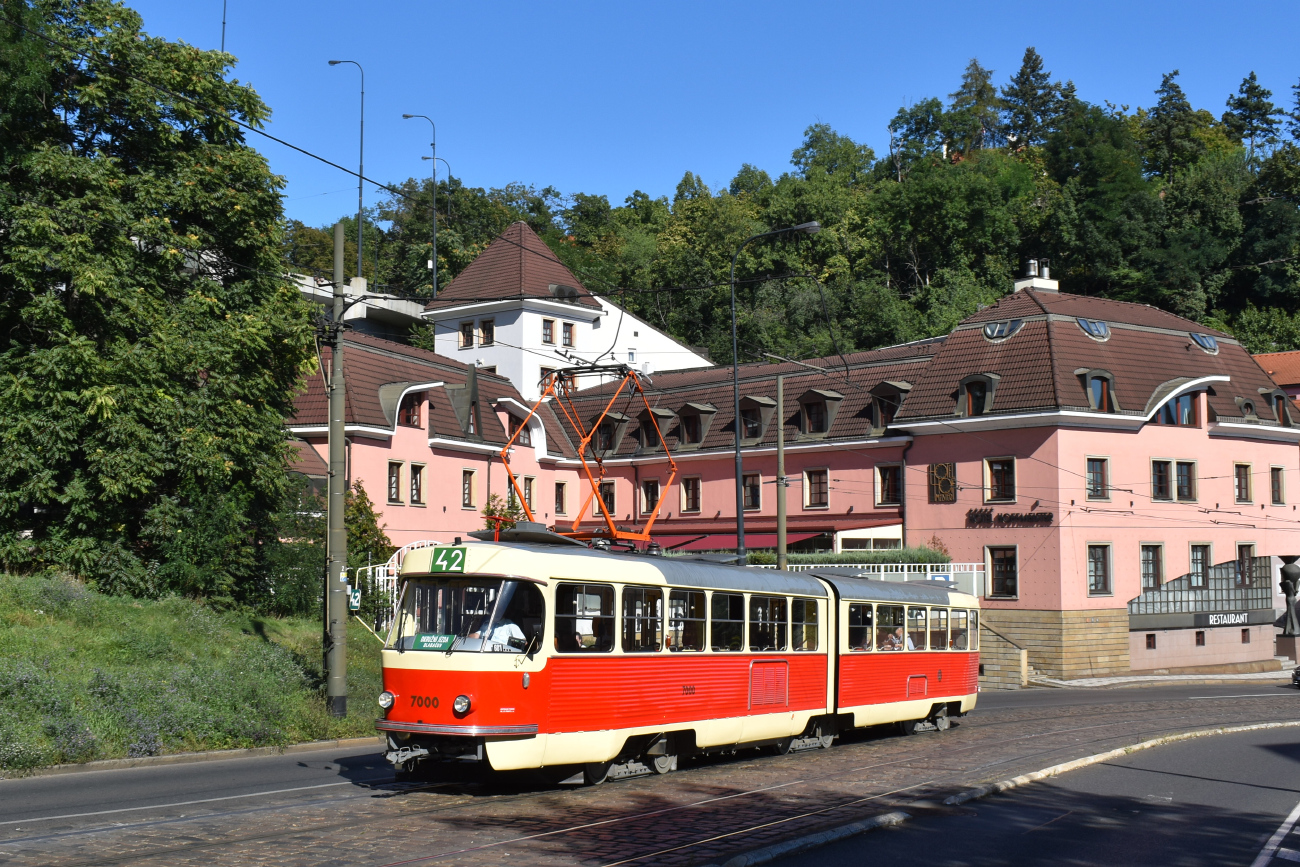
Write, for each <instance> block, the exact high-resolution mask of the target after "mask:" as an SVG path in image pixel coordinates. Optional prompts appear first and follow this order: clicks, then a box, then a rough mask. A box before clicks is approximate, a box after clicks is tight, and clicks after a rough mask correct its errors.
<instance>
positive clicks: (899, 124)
mask: <svg viewBox="0 0 1300 867" xmlns="http://www.w3.org/2000/svg"><path fill="white" fill-rule="evenodd" d="M947 128H948V124H947V120H946V118H945V117H944V111H943V103H942V102H940V101H939V100H938V99H935V98H933V97H931V98H930V99H925V100H922V101H920V102H918V103H915V104H914V105H912V106H910V107H908V108H900V109H899V110H898V114H896V115H894V119H893V120H891V121H890V122H889V158H890V162H891V163H892V168H893V170H894V174H895V177H896V180H898V181H899V182H900V183H902V181H903V180H904V179H905V178H906V176H907V173H908V171H909V170H910V169H911V166H912V165H913V164H914V163H916V162H917V161H918V160H920V159H923V158H925V157H927V156H928V157H933V156H935V155H939V154H942V153H943V151H944V150H945V148H946V147H947V145H948V140H947V136H946V133H947Z"/></svg>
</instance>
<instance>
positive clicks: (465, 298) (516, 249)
mask: <svg viewBox="0 0 1300 867" xmlns="http://www.w3.org/2000/svg"><path fill="white" fill-rule="evenodd" d="M552 285H557V286H571V287H573V288H574V289H576V290H577V297H576V298H574V299H573V303H576V304H579V305H581V306H583V307H591V308H596V309H599V308H600V304H599V303H598V302H597V301H596V300H595V299H594V298H592V297H591V296H590V294H589V293H588V292H587V290H586V289H585V288H583V285H582V284H581V283H579V282H578V279H577V278H576V277H574V276H573V272H571V271H570V270H569V269H568V268H566V267H564V264H563V263H562V262H560V260H559V259H558V258H556V255H555V253H554V252H552V250H551V248H550V247H548V246H546V242H544V241H543V240H542V239H541V238H539V237H537V233H536V232H534V231H533V230H532V228H531V227H529V225H528V224H527V223H524V222H522V221H521V222H515V223H511V224H510V226H509V227H508V228H507V229H506V230H505V231H504V232H502V233H501V234H500V235H498V236H497V237H496V239H495V240H494V241H493V242H492V243H491V244H489V245H488V246H487V249H486V250H484V251H483V252H482V253H480V254H479V255H478V258H477V259H475V260H474V261H473V262H471V263H470V264H469V267H468V268H466V269H465V270H464V271H462V272H460V274H459V275H458V276H457V277H456V279H455V280H452V281H451V283H449V284H448V285H447V287H446V288H445V289H442V290H441V291H439V292H438V297H437V298H435V299H433V300H432V301H430V302H429V303H428V304H427V305H425V309H426V310H434V309H437V308H441V307H454V306H458V305H460V304H465V303H468V302H473V301H498V300H503V299H508V298H526V297H527V298H554V297H555V295H554V294H553V293H552V292H551V286H552Z"/></svg>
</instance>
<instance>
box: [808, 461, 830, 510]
mask: <svg viewBox="0 0 1300 867" xmlns="http://www.w3.org/2000/svg"><path fill="white" fill-rule="evenodd" d="M829 481H830V480H829V479H828V472H827V471H826V470H805V471H804V474H803V486H804V491H805V492H806V493H805V494H804V506H805V507H807V508H813V509H819V508H825V507H826V506H829V505H830V502H831V500H830V485H829Z"/></svg>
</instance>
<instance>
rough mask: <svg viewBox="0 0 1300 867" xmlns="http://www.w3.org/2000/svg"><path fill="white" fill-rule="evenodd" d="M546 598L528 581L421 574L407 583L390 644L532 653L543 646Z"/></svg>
mask: <svg viewBox="0 0 1300 867" xmlns="http://www.w3.org/2000/svg"><path fill="white" fill-rule="evenodd" d="M544 608H545V603H544V602H543V601H542V594H541V592H540V591H539V590H538V589H537V588H536V587H535V586H533V585H532V584H530V583H529V582H527V581H512V580H510V579H504V578H480V577H475V578H452V579H434V578H427V579H426V578H419V579H413V580H409V581H407V582H405V583H404V584H403V585H402V599H401V604H400V614H399V616H398V619H397V624H396V626H395V627H394V629H393V632H392V634H391V636H390V638H389V643H388V646H389V647H392V648H396V649H399V650H441V651H446V652H450V651H470V652H474V653H530V652H532V651H533V650H536V649H537V648H538V647H540V646H541V638H542V623H543V614H544Z"/></svg>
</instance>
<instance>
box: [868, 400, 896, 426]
mask: <svg viewBox="0 0 1300 867" xmlns="http://www.w3.org/2000/svg"><path fill="white" fill-rule="evenodd" d="M901 402H902V398H901V396H900V395H876V397H875V400H874V401H873V408H874V412H875V415H876V427H878V428H882V429H883V428H887V427H889V426H890V425H891V424H893V423H894V416H896V415H897V414H898V406H899V404H900V403H901Z"/></svg>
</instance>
